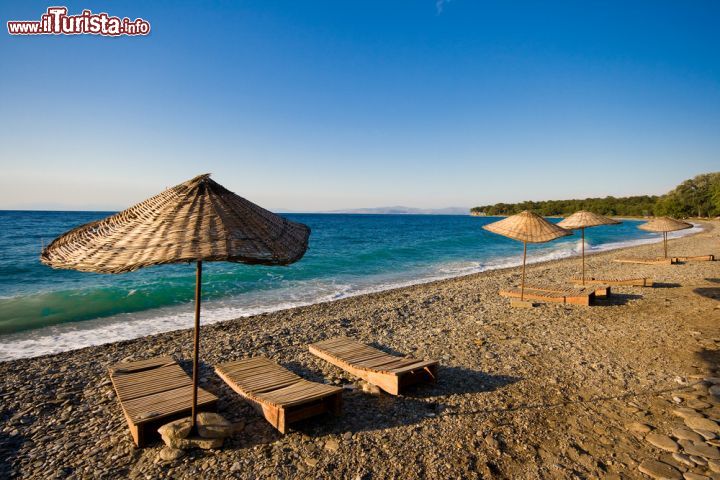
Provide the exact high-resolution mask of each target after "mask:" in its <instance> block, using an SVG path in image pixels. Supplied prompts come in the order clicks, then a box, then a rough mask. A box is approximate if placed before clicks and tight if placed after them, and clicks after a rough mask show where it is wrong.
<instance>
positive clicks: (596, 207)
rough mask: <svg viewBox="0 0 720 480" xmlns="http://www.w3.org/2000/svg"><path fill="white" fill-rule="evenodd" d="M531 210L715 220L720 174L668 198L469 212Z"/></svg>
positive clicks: (697, 179) (701, 177) (557, 202)
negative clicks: (707, 218) (584, 211)
mask: <svg viewBox="0 0 720 480" xmlns="http://www.w3.org/2000/svg"><path fill="white" fill-rule="evenodd" d="M523 210H532V211H534V212H536V213H538V214H540V215H543V216H564V215H570V214H571V213H573V212H576V211H578V210H589V211H591V212H595V213H599V214H601V215H611V216H612V215H620V216H633V217H646V216H650V215H669V216H672V217H677V218H687V217H714V216H718V215H720V172H716V173H706V174H703V175H698V176H696V177H694V178H692V179H690V180H685V181H684V182H682V183H681V184H680V185H678V186H677V187H675V189H673V190H672V191H670V192H668V193H667V194H665V195H661V196H656V195H638V196H633V197H612V196H610V197H605V198H585V199H575V200H546V201H542V202H532V201H525V202H520V203H496V204H495V205H484V206H479V207H474V208H472V209H470V211H471V213H475V214H484V215H514V214H516V213H520V212H522V211H523Z"/></svg>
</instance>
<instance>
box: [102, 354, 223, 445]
mask: <svg viewBox="0 0 720 480" xmlns="http://www.w3.org/2000/svg"><path fill="white" fill-rule="evenodd" d="M109 370H110V380H112V384H113V387H114V388H115V392H116V393H117V397H118V400H119V401H120V406H122V409H123V413H124V414H125V418H126V419H127V422H128V426H129V427H130V433H131V434H132V437H133V440H134V441H135V445H137V446H138V447H143V446H145V445H147V442H148V437H149V434H152V433H153V431H154V430H155V429H156V428H157V427H159V426H160V425H161V424H162V423H166V422H169V421H171V420H174V419H176V418H180V417H183V416H186V415H189V414H190V411H191V408H192V407H191V405H192V390H193V388H192V379H191V378H190V376H189V375H188V374H187V373H185V371H184V370H183V369H182V368H180V365H178V364H177V362H176V361H175V359H173V358H172V357H160V358H151V359H149V360H141V361H138V362H127V363H118V364H116V365H113V366H112V367H110V368H109ZM216 402H217V397H216V396H215V395H213V394H212V393H210V392H208V391H206V390H203V389H202V388H199V389H198V400H197V405H198V408H199V409H201V410H213V409H214V408H215V403H216Z"/></svg>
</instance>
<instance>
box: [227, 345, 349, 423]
mask: <svg viewBox="0 0 720 480" xmlns="http://www.w3.org/2000/svg"><path fill="white" fill-rule="evenodd" d="M215 372H216V373H217V374H218V375H219V376H220V378H222V379H223V380H224V381H225V383H227V384H228V385H229V386H230V388H232V389H233V390H235V391H236V392H237V393H239V394H240V395H241V396H243V397H244V398H245V399H246V400H247V401H248V402H250V404H252V405H253V406H254V407H255V408H257V409H258V410H259V411H261V412H262V414H263V415H264V416H265V419H266V420H267V421H268V422H270V424H271V425H272V426H273V427H275V428H277V429H278V430H279V431H280V432H281V433H285V432H287V428H288V425H289V424H290V423H293V422H296V421H298V420H302V419H305V418H309V417H312V416H314V415H319V414H321V413H324V412H331V413H333V414H335V415H340V411H341V410H342V388H340V387H334V386H332V385H325V384H323V383H316V382H311V381H309V380H305V379H303V378H301V377H299V376H297V375H295V374H294V373H292V372H290V371H289V370H286V369H285V368H283V367H281V366H280V365H278V364H277V363H275V362H273V361H272V360H270V359H268V358H265V357H255V358H248V359H245V360H238V361H235V362H228V363H223V364H221V365H217V366H216V367H215Z"/></svg>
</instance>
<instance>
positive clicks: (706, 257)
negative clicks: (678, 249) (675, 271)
mask: <svg viewBox="0 0 720 480" xmlns="http://www.w3.org/2000/svg"><path fill="white" fill-rule="evenodd" d="M672 259H673V262H714V261H715V255H695V256H694V257H673V258H672Z"/></svg>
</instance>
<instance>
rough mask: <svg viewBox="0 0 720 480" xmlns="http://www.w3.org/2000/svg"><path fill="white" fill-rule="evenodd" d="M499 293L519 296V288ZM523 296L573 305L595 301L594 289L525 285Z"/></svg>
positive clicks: (588, 303)
mask: <svg viewBox="0 0 720 480" xmlns="http://www.w3.org/2000/svg"><path fill="white" fill-rule="evenodd" d="M500 295H501V296H503V297H509V298H520V289H519V288H512V289H510V290H500ZM523 297H524V298H526V299H528V300H538V301H541V302H550V303H570V304H573V305H585V306H590V305H593V304H594V303H595V291H594V290H592V289H578V288H574V289H573V288H568V289H566V290H560V289H558V290H554V289H553V290H549V289H545V288H536V287H527V286H526V287H525V292H524V295H523Z"/></svg>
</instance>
